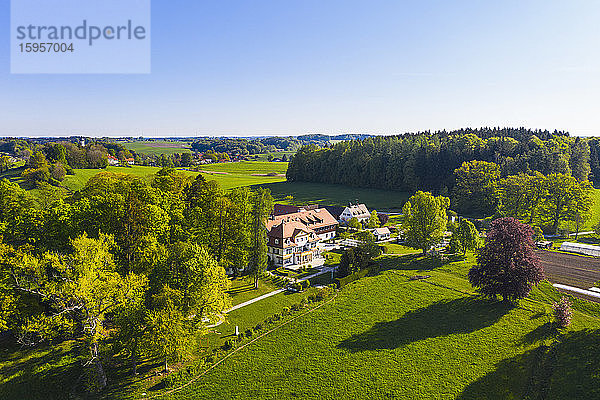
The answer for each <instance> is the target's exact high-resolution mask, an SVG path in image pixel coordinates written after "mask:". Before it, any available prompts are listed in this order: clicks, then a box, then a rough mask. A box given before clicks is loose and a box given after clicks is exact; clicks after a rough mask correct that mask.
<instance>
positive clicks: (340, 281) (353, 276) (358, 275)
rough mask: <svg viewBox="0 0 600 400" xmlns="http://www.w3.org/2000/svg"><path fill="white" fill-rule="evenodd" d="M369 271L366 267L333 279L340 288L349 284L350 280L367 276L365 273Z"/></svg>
mask: <svg viewBox="0 0 600 400" xmlns="http://www.w3.org/2000/svg"><path fill="white" fill-rule="evenodd" d="M368 273H369V270H368V269H367V268H365V269H363V270H360V271H358V272H355V273H353V274H350V275H348V276H346V277H343V278H337V279H336V280H335V281H336V283H337V287H338V288H341V287H343V286H346V285H347V284H349V283H350V282H354V281H356V280H358V279H360V278H364V277H365V276H367V274H368Z"/></svg>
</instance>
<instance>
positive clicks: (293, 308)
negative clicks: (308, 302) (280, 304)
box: [291, 303, 300, 311]
mask: <svg viewBox="0 0 600 400" xmlns="http://www.w3.org/2000/svg"><path fill="white" fill-rule="evenodd" d="M291 310H292V311H298V310H300V304H298V303H296V304H292V308H291Z"/></svg>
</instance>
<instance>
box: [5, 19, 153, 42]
mask: <svg viewBox="0 0 600 400" xmlns="http://www.w3.org/2000/svg"><path fill="white" fill-rule="evenodd" d="M16 30H17V40H31V41H34V40H41V41H56V40H74V39H78V40H85V41H87V43H88V44H89V45H90V46H92V45H93V44H94V41H96V40H101V39H103V40H144V39H146V28H145V27H144V26H141V25H135V24H134V23H133V21H132V20H127V23H125V24H123V25H105V26H98V25H92V24H89V23H88V21H87V20H86V19H84V20H83V22H82V23H81V25H78V26H75V27H73V26H69V25H62V26H53V25H50V26H45V25H43V26H39V25H31V24H30V25H27V26H23V25H21V26H18V27H17V29H16Z"/></svg>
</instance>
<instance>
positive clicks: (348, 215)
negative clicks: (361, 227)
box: [339, 204, 371, 222]
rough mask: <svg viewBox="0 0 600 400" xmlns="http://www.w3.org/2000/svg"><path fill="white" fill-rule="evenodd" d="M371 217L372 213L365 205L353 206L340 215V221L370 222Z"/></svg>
mask: <svg viewBox="0 0 600 400" xmlns="http://www.w3.org/2000/svg"><path fill="white" fill-rule="evenodd" d="M370 217H371V213H370V212H369V210H368V209H367V206H365V205H364V204H353V205H350V206H348V207H346V208H344V211H342V213H341V214H340V218H339V220H340V221H341V222H348V221H350V220H351V219H352V218H356V219H358V221H359V222H362V221H368V220H369V218H370Z"/></svg>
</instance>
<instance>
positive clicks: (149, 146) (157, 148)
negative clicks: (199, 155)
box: [123, 140, 191, 156]
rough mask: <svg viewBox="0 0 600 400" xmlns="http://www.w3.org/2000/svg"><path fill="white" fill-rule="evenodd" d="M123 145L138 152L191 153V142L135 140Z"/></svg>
mask: <svg viewBox="0 0 600 400" xmlns="http://www.w3.org/2000/svg"><path fill="white" fill-rule="evenodd" d="M123 146H125V148H127V149H129V150H133V151H135V152H136V153H140V154H148V155H156V156H158V155H161V154H164V155H166V156H170V155H173V154H175V153H191V149H190V143H189V142H169V141H165V140H157V141H135V142H126V143H123Z"/></svg>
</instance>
